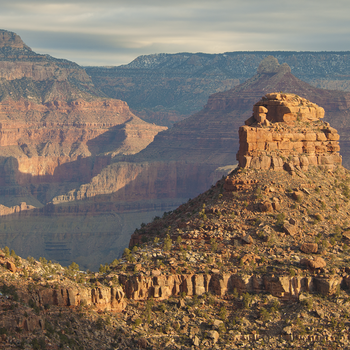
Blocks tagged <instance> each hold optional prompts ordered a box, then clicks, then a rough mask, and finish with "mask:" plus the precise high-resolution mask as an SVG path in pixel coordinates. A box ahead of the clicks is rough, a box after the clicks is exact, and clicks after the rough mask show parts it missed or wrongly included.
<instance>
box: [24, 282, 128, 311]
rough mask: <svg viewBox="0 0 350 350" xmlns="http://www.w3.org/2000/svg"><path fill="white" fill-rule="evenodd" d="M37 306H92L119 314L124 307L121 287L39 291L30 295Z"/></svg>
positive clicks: (124, 302) (124, 301)
mask: <svg viewBox="0 0 350 350" xmlns="http://www.w3.org/2000/svg"><path fill="white" fill-rule="evenodd" d="M24 297H26V298H28V297H30V298H32V300H34V301H35V302H36V304H37V305H38V306H44V305H55V306H66V307H71V308H74V307H78V306H80V305H83V306H92V307H94V308H95V309H96V310H101V311H105V310H107V311H113V312H121V311H123V310H124V308H125V306H126V300H125V298H124V292H123V290H122V288H121V287H106V286H104V287H96V288H86V287H80V288H77V287H68V288H58V289H39V290H37V291H35V292H34V293H32V295H30V296H28V295H25V296H24Z"/></svg>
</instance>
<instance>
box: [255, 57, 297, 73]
mask: <svg viewBox="0 0 350 350" xmlns="http://www.w3.org/2000/svg"><path fill="white" fill-rule="evenodd" d="M280 72H283V73H290V72H291V69H290V67H289V66H288V64H287V63H283V64H279V63H278V60H277V58H276V57H273V56H267V57H266V58H264V59H263V60H262V61H261V62H260V64H259V67H258V71H257V73H258V74H276V73H280Z"/></svg>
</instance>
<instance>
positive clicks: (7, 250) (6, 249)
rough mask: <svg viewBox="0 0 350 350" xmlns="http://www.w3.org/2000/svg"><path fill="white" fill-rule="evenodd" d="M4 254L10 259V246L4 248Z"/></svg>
mask: <svg viewBox="0 0 350 350" xmlns="http://www.w3.org/2000/svg"><path fill="white" fill-rule="evenodd" d="M4 253H5V256H6V258H8V257H9V256H10V249H9V247H8V246H6V247H5V248H4Z"/></svg>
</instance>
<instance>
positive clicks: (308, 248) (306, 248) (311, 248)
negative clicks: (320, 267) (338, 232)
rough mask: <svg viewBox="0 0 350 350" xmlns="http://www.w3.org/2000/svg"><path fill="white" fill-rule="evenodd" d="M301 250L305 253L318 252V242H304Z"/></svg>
mask: <svg viewBox="0 0 350 350" xmlns="http://www.w3.org/2000/svg"><path fill="white" fill-rule="evenodd" d="M300 250H301V251H302V252H303V253H306V254H310V253H317V251H318V244H317V243H303V244H302V245H301V246H300Z"/></svg>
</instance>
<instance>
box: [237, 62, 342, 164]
mask: <svg viewBox="0 0 350 350" xmlns="http://www.w3.org/2000/svg"><path fill="white" fill-rule="evenodd" d="M269 69H271V67H269ZM323 117H324V109H323V108H322V107H319V106H317V105H316V104H314V103H312V102H310V101H308V100H306V99H304V98H301V97H299V96H297V95H293V94H281V93H269V94H266V95H265V96H264V97H263V98H262V99H261V100H260V101H259V102H257V103H256V104H255V105H254V108H253V116H252V117H251V118H249V119H248V120H247V121H246V126H242V127H240V128H239V139H240V147H239V151H238V153H237V160H238V161H239V166H240V167H242V168H249V167H251V168H254V169H270V168H271V169H274V170H282V169H283V168H287V169H289V170H292V169H294V168H296V169H302V170H307V169H308V166H309V165H320V166H325V167H327V168H329V169H333V168H334V167H335V166H336V165H338V164H341V156H340V155H339V150H340V147H339V142H338V140H339V134H338V133H337V131H336V130H335V129H334V128H332V127H331V126H330V125H329V123H323V122H322V121H321V120H320V119H321V118H323Z"/></svg>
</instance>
